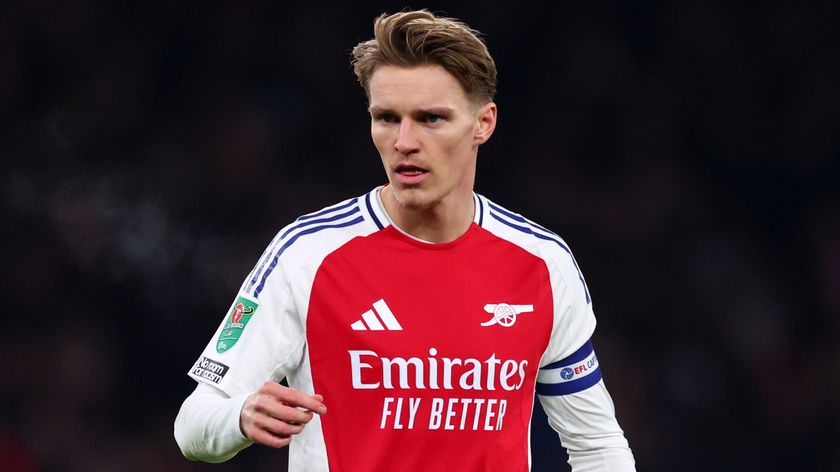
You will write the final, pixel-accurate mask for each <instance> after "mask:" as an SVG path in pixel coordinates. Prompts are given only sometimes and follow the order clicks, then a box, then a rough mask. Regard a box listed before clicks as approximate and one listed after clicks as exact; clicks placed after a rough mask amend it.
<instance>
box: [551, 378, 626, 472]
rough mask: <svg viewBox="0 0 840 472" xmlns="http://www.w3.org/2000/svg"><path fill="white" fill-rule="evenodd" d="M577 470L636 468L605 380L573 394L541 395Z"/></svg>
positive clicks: (599, 471)
mask: <svg viewBox="0 0 840 472" xmlns="http://www.w3.org/2000/svg"><path fill="white" fill-rule="evenodd" d="M539 399H540V403H541V404H542V407H543V409H544V410H545V413H546V415H548V423H549V424H550V425H551V427H552V428H553V429H554V430H555V431H557V433H558V434H559V436H560V442H561V443H562V444H563V447H565V448H566V451H567V452H568V453H569V464H570V465H571V466H572V470H573V471H574V472H634V471H635V470H636V466H635V461H634V459H633V453H632V452H631V451H630V447H629V445H628V444H627V439H625V437H624V432H623V431H622V430H621V427H620V426H619V425H618V421H617V420H616V418H615V409H614V407H613V402H612V399H611V398H610V394H609V392H607V387H606V386H605V385H604V381H603V380H601V381H599V382H598V383H597V384H595V385H593V386H592V387H590V388H588V389H586V390H583V391H581V392H577V393H573V394H570V395H558V396H543V395H539Z"/></svg>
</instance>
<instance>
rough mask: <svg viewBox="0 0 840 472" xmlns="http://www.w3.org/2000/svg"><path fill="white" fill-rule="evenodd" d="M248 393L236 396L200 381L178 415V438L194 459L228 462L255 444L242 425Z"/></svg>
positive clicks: (182, 450) (176, 423)
mask: <svg viewBox="0 0 840 472" xmlns="http://www.w3.org/2000/svg"><path fill="white" fill-rule="evenodd" d="M247 398H248V394H242V395H239V396H236V397H233V398H230V397H228V396H227V395H225V393H224V392H223V391H221V390H219V389H218V388H216V387H213V386H211V385H207V384H205V383H203V382H199V383H198V386H196V388H195V390H193V393H192V394H191V395H190V396H188V397H187V399H186V400H184V403H183V404H182V405H181V410H180V411H179V412H178V417H177V418H175V441H176V442H177V443H178V446H179V447H180V448H181V452H182V453H183V454H184V457H186V458H187V459H190V460H193V461H196V460H198V461H204V462H212V463H217V462H224V461H226V460H228V459H230V458H231V457H233V456H235V455H236V454H237V453H238V452H239V451H241V450H242V449H245V448H246V447H248V446H250V445H251V441H249V440H248V438H246V437H245V436H243V435H242V431H241V430H240V429H239V413H240V412H241V411H242V405H243V404H244V403H245V400H246V399H247Z"/></svg>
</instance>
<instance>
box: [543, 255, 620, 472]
mask: <svg viewBox="0 0 840 472" xmlns="http://www.w3.org/2000/svg"><path fill="white" fill-rule="evenodd" d="M559 246H560V248H561V249H562V251H560V250H557V248H554V247H552V249H553V253H550V254H549V255H548V256H549V257H547V258H546V259H547V261H548V267H549V273H550V274H551V278H552V290H553V294H554V298H555V301H554V303H555V307H554V309H555V312H554V317H555V320H554V329H553V330H552V334H551V340H550V341H549V346H548V348H547V349H546V353H545V355H544V356H543V358H542V361H541V363H540V370H539V373H538V374H537V393H538V394H539V399H540V403H541V404H542V406H543V409H544V410H545V412H546V414H547V415H548V422H549V424H550V425H551V427H552V428H553V429H554V430H555V431H557V433H558V434H559V435H560V442H561V443H562V444H563V446H564V447H565V448H566V450H567V451H568V453H569V464H570V465H571V466H572V470H573V471H574V472H633V471H635V470H636V468H635V461H634V459H633V453H632V452H631V451H630V447H629V446H628V444H627V439H625V437H624V432H623V431H622V430H621V427H619V425H618V421H617V420H616V418H615V408H614V406H613V402H612V399H611V398H610V395H609V393H608V392H607V388H606V387H605V386H604V381H603V380H602V378H601V369H600V365H599V362H598V357H597V356H596V355H595V351H594V349H593V347H592V342H591V341H590V338H591V336H592V334H593V332H594V330H595V324H596V323H595V314H594V312H593V310H592V299H591V298H590V296H589V289H588V287H587V286H586V281H585V280H584V278H583V274H582V273H581V271H580V268H579V267H578V265H577V262H576V261H575V260H574V257H573V256H572V253H571V250H569V248H568V246H566V245H564V244H560V245H559Z"/></svg>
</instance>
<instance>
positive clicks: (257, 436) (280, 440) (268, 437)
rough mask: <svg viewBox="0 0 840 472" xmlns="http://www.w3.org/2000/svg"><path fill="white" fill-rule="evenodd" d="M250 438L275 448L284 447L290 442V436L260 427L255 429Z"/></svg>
mask: <svg viewBox="0 0 840 472" xmlns="http://www.w3.org/2000/svg"><path fill="white" fill-rule="evenodd" d="M250 439H251V440H252V441H254V442H255V443H257V444H263V445H266V446H269V447H273V448H277V449H279V448H281V447H286V446H288V445H289V443H290V442H292V437H291V436H278V435H274V434H271V433H269V432H268V431H264V430H261V429H258V430H255V431H254V433H253V434H252V435H251V437H250Z"/></svg>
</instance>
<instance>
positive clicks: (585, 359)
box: [537, 341, 601, 396]
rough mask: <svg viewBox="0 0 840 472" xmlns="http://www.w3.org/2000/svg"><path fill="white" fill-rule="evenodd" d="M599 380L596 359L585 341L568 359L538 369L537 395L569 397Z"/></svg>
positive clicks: (590, 342)
mask: <svg viewBox="0 0 840 472" xmlns="http://www.w3.org/2000/svg"><path fill="white" fill-rule="evenodd" d="M599 380H601V369H600V368H599V366H598V358H597V357H596V356H595V351H594V350H593V349H592V341H587V342H586V343H585V344H584V345H583V346H582V347H581V348H580V349H578V350H577V351H575V352H574V353H572V355H570V356H569V357H567V358H565V359H563V360H561V361H557V362H554V363H552V364H549V365H547V366H545V367H542V368H540V371H539V373H538V374H537V393H538V394H540V395H544V396H552V395H569V394H571V393H577V392H580V391H582V390H586V389H587V388H589V387H591V386H593V385H595V384H596V383H598V381H599Z"/></svg>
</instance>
